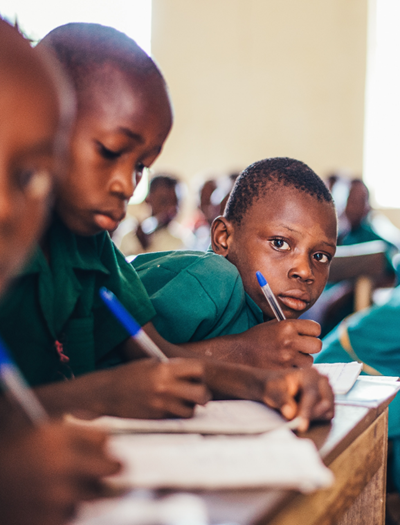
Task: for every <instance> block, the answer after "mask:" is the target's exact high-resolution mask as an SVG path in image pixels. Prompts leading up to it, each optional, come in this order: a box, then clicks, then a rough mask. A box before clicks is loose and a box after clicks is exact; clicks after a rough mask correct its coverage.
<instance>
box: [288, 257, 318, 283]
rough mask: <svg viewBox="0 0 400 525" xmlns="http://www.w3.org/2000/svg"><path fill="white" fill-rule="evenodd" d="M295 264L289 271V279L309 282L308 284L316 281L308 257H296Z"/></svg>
mask: <svg viewBox="0 0 400 525" xmlns="http://www.w3.org/2000/svg"><path fill="white" fill-rule="evenodd" d="M293 263H294V264H293V265H292V267H291V269H290V271H289V277H293V278H295V279H300V280H302V281H305V282H307V284H309V283H311V282H313V281H314V274H313V270H312V266H311V262H310V259H309V257H308V256H303V257H296V259H295V260H294V261H293Z"/></svg>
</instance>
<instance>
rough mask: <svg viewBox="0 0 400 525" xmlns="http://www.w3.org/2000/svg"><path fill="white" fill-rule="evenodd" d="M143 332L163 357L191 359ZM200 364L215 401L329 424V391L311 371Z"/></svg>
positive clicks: (181, 347) (214, 361)
mask: <svg viewBox="0 0 400 525" xmlns="http://www.w3.org/2000/svg"><path fill="white" fill-rule="evenodd" d="M144 329H145V331H146V332H147V333H148V335H149V336H150V337H151V338H152V339H153V340H154V342H155V343H156V344H157V345H158V346H159V347H160V348H161V349H162V350H163V352H164V353H165V354H166V355H168V356H170V357H172V356H180V357H186V358H188V357H193V355H194V354H193V352H192V351H191V350H190V348H187V347H186V345H173V344H171V343H168V342H167V341H165V339H163V338H162V337H161V336H160V335H159V334H158V333H157V331H156V330H155V328H154V327H153V326H152V324H151V323H148V324H147V325H145V326H144ZM229 337H233V336H229ZM220 339H224V338H222V337H221V338H216V339H215V341H219V340H220ZM196 344H197V343H196ZM127 345H129V347H130V348H131V349H132V354H131V357H132V358H133V353H135V354H136V355H135V357H138V356H139V353H140V350H139V349H138V348H137V347H136V345H135V344H134V342H133V341H132V340H130V341H129V343H128V342H127ZM202 362H203V364H204V366H205V377H204V379H205V382H206V385H207V386H208V388H209V389H210V390H211V392H212V394H213V396H214V398H215V399H249V400H253V401H260V402H263V403H266V404H268V405H270V406H272V407H274V408H277V409H279V410H280V411H281V412H282V414H283V415H284V416H285V417H288V418H290V419H291V418H292V417H294V416H295V415H301V416H303V417H304V419H305V420H307V421H310V419H325V420H330V419H331V418H332V417H333V412H334V408H333V394H332V389H331V388H330V386H329V382H328V380H327V378H326V377H324V376H321V375H320V374H318V373H316V371H315V370H313V369H310V370H294V369H293V368H292V369H289V370H275V371H267V370H262V369H257V368H254V367H251V366H246V365H241V364H236V363H228V362H224V361H222V360H217V359H213V358H207V357H206V358H205V359H203V360H202ZM288 407H290V408H288Z"/></svg>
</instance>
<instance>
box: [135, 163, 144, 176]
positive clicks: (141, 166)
mask: <svg viewBox="0 0 400 525" xmlns="http://www.w3.org/2000/svg"><path fill="white" fill-rule="evenodd" d="M145 168H146V166H145V165H144V164H142V163H141V162H138V163H137V164H136V167H135V173H136V177H142V175H143V171H144V169H145Z"/></svg>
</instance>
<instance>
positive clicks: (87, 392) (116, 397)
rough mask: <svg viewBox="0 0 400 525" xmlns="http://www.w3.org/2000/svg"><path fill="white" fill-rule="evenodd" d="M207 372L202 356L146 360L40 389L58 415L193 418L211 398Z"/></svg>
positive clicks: (46, 403) (45, 403) (38, 393)
mask: <svg viewBox="0 0 400 525" xmlns="http://www.w3.org/2000/svg"><path fill="white" fill-rule="evenodd" d="M204 375H205V366H204V364H203V363H201V362H200V361H199V360H197V359H171V360H170V361H169V362H168V363H160V362H158V361H156V360H155V359H142V360H140V361H136V362H132V363H127V364H125V365H121V366H118V367H115V368H110V369H108V370H100V371H97V372H92V373H90V374H85V375H82V376H80V377H77V378H76V379H73V380H71V381H64V382H60V383H52V384H49V385H45V386H41V387H37V388H35V392H36V394H37V396H38V398H39V399H40V401H41V402H42V404H43V405H44V407H45V408H46V410H47V411H48V412H49V413H50V414H51V415H53V416H61V415H62V414H64V413H68V412H80V413H81V414H82V415H85V414H86V415H87V416H88V417H96V416H100V415H109V416H118V417H133V418H140V419H143V418H144V419H158V418H163V417H190V416H192V415H193V411H194V407H195V405H196V404H200V405H204V404H205V403H206V402H207V401H209V400H210V398H211V394H210V393H209V390H208V389H207V387H206V386H205V384H204V383H205V382H204Z"/></svg>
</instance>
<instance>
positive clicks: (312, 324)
mask: <svg viewBox="0 0 400 525" xmlns="http://www.w3.org/2000/svg"><path fill="white" fill-rule="evenodd" d="M292 322H293V323H294V325H295V326H296V330H297V332H298V333H299V334H300V335H308V336H311V337H319V336H320V335H321V325H320V324H319V323H317V322H316V321H311V320H310V319H293V320H292Z"/></svg>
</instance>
